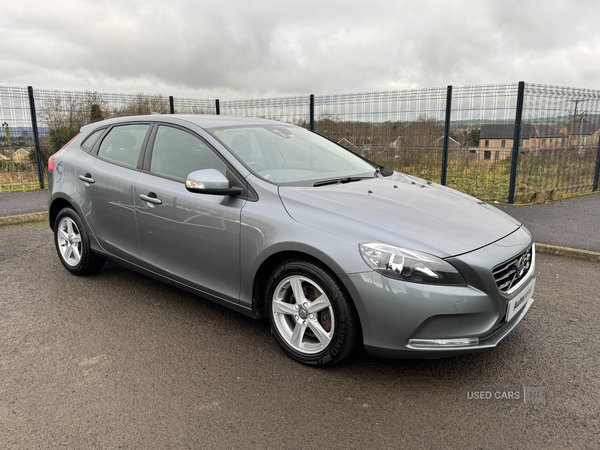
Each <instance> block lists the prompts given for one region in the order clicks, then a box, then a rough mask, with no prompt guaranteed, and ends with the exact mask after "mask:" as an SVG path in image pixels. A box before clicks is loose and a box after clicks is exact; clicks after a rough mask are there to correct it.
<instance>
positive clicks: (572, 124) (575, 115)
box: [567, 99, 581, 147]
mask: <svg viewBox="0 0 600 450" xmlns="http://www.w3.org/2000/svg"><path fill="white" fill-rule="evenodd" d="M567 101H568V102H571V103H575V111H574V112H573V120H572V121H571V133H570V134H569V147H571V146H572V145H573V131H574V130H573V129H574V126H575V119H576V118H577V105H579V102H581V100H580V99H577V100H567ZM579 139H581V137H580V138H579Z"/></svg>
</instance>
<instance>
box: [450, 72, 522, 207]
mask: <svg viewBox="0 0 600 450" xmlns="http://www.w3.org/2000/svg"><path fill="white" fill-rule="evenodd" d="M517 91H518V84H494V85H483V86H460V87H456V88H453V90H452V114H451V121H450V139H449V143H448V174H447V185H448V186H450V187H453V188H455V189H458V190H460V191H463V192H466V193H467V194H470V195H473V196H475V197H478V198H484V199H487V200H492V199H505V198H506V197H507V195H508V188H509V182H510V165H511V149H512V135H513V133H514V123H515V109H516V104H517ZM490 135H499V136H500V135H501V136H502V139H500V140H499V141H498V144H497V145H496V143H495V141H491V140H490V139H489V136H490ZM506 135H510V139H507V138H506Z"/></svg>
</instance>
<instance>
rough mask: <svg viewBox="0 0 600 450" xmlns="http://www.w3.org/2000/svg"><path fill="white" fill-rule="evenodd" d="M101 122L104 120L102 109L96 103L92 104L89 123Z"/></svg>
mask: <svg viewBox="0 0 600 450" xmlns="http://www.w3.org/2000/svg"><path fill="white" fill-rule="evenodd" d="M101 120H104V116H103V115H102V109H101V108H100V105H99V104H98V103H93V104H92V106H91V107H90V123H94V122H100V121H101Z"/></svg>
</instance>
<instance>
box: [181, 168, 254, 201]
mask: <svg viewBox="0 0 600 450" xmlns="http://www.w3.org/2000/svg"><path fill="white" fill-rule="evenodd" d="M185 188H186V189H187V190H188V191H190V192H197V193H198V194H209V195H231V196H236V195H240V194H241V193H242V188H239V187H235V186H234V187H230V186H229V180H228V179H227V178H226V177H225V175H223V174H222V173H221V172H219V171H218V170H216V169H204V170H196V171H195V172H192V173H190V174H189V175H188V176H187V179H186V180H185Z"/></svg>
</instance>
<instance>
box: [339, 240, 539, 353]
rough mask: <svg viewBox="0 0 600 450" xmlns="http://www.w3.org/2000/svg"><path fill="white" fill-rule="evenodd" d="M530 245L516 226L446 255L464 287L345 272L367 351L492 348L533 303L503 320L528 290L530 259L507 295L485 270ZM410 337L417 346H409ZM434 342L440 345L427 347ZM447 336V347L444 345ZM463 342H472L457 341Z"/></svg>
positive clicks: (417, 351)
mask: <svg viewBox="0 0 600 450" xmlns="http://www.w3.org/2000/svg"><path fill="white" fill-rule="evenodd" d="M530 245H532V237H531V234H530V233H529V232H528V231H527V230H526V229H524V228H520V229H519V230H517V231H515V232H514V233H512V234H511V235H509V236H507V237H505V238H504V239H501V240H500V241H497V242H495V243H493V244H491V245H488V246H486V247H484V248H481V249H478V250H476V251H473V252H470V253H468V254H465V255H460V256H458V257H454V258H449V259H448V261H449V262H451V263H452V264H453V265H455V266H456V267H457V268H458V269H459V270H460V271H461V273H462V274H463V276H464V277H465V279H466V281H467V283H468V285H467V286H433V285H423V284H417V283H406V282H402V281H400V280H395V279H391V278H387V277H384V276H382V275H379V274H378V273H376V272H372V271H371V272H363V273H357V274H349V275H346V276H345V277H347V279H346V280H345V282H346V285H347V286H348V289H349V291H350V295H351V296H352V298H353V299H354V300H355V305H356V307H357V310H358V313H359V317H360V320H361V325H362V328H363V337H364V344H365V348H366V350H367V352H368V353H369V354H370V355H372V356H377V357H385V358H439V357H445V356H453V355H457V354H462V353H468V352H473V351H477V350H482V349H486V348H491V347H495V346H496V345H497V344H498V343H499V342H500V341H501V340H502V339H503V338H504V337H506V335H508V333H510V332H511V331H512V330H513V329H514V328H515V327H516V326H517V324H518V323H519V322H520V321H521V320H522V319H523V317H524V316H525V314H526V313H527V311H528V310H529V309H530V308H531V305H532V304H533V298H527V299H526V302H525V305H524V306H523V307H522V309H521V310H519V312H518V313H517V314H515V315H514V316H513V317H512V318H511V319H510V320H509V321H508V322H506V320H505V319H506V313H507V307H508V303H509V302H510V301H511V300H512V299H513V298H516V297H518V296H520V295H522V294H523V292H525V291H526V290H527V289H529V288H531V289H532V283H533V282H534V281H533V280H534V271H535V262H534V264H533V265H532V267H531V269H530V270H529V273H528V274H527V276H526V277H525V279H524V280H523V282H522V283H520V286H519V288H518V289H514V290H513V291H511V292H510V295H508V294H505V293H501V292H500V291H499V290H498V287H497V286H496V283H495V281H494V279H493V276H492V273H491V268H492V267H494V266H496V265H497V264H499V263H501V262H503V261H506V260H508V259H510V258H511V257H513V256H514V255H515V254H518V253H519V252H522V251H523V250H524V249H526V248H528V247H529V246H530ZM411 340H413V343H414V342H419V343H420V344H421V345H412V344H411V343H410V341H411ZM434 340H439V341H440V342H441V343H442V344H444V345H431V346H428V345H427V342H428V341H434ZM452 340H454V341H455V342H454V343H453V345H447V346H446V345H445V343H446V342H449V341H452ZM467 340H470V341H472V342H474V343H471V344H468V345H461V342H465V341H467Z"/></svg>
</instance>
